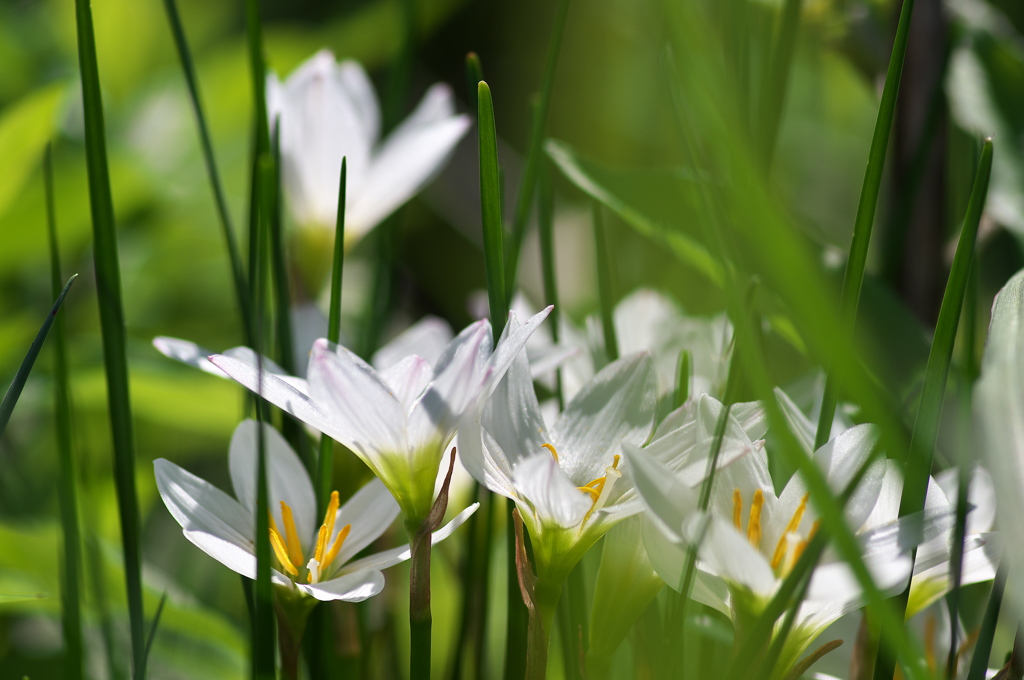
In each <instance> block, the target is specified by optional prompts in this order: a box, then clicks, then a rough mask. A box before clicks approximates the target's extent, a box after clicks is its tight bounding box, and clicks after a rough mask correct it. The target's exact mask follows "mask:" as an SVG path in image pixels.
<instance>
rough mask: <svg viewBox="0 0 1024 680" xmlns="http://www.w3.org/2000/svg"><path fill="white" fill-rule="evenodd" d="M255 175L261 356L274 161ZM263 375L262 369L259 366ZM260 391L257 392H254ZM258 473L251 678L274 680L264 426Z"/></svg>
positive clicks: (262, 161) (262, 162)
mask: <svg viewBox="0 0 1024 680" xmlns="http://www.w3.org/2000/svg"><path fill="white" fill-rule="evenodd" d="M255 175H256V178H257V182H256V193H257V197H256V198H257V200H256V203H257V205H258V206H259V210H258V215H257V219H256V234H254V237H255V243H256V258H255V263H256V268H255V271H252V272H250V276H251V277H252V278H253V280H255V281H256V282H257V291H258V293H257V295H256V296H255V298H254V299H253V302H254V307H253V311H254V316H255V322H256V327H257V329H258V330H259V331H260V332H259V333H258V334H257V335H256V337H257V345H256V347H254V348H253V349H254V350H255V351H256V356H258V357H262V356H263V353H262V351H261V347H260V346H259V342H258V339H259V338H261V337H263V334H262V327H263V320H264V319H265V318H266V313H265V312H266V307H267V305H266V301H265V299H264V294H265V292H266V290H267V286H266V276H267V272H266V271H265V270H266V269H268V266H267V264H268V253H267V250H268V249H269V231H270V224H269V222H270V221H271V219H272V218H271V214H272V213H273V210H274V198H273V184H274V161H273V159H272V158H271V157H270V155H269V154H267V153H263V154H260V155H259V156H258V157H257V161H256V171H255ZM259 368H260V370H261V372H262V366H260V367H259ZM257 392H259V390H257ZM256 411H257V414H258V418H259V420H260V421H261V422H267V418H266V415H265V402H263V400H262V399H259V400H258V401H257V408H256ZM257 433H258V434H257V449H258V453H257V471H256V584H255V586H254V588H253V609H254V611H255V616H254V617H253V622H252V645H253V646H252V653H251V659H252V678H253V680H272V679H273V678H274V677H275V664H274V640H275V635H274V604H273V590H272V586H271V582H270V521H269V512H268V507H269V491H268V481H267V461H266V444H265V441H264V439H265V436H264V433H263V427H259V428H257Z"/></svg>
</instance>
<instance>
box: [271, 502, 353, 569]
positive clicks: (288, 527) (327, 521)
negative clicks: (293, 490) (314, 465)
mask: <svg viewBox="0 0 1024 680" xmlns="http://www.w3.org/2000/svg"><path fill="white" fill-rule="evenodd" d="M340 505H341V504H340V502H339V500H338V492H337V491H333V492H331V500H330V502H329V503H328V504H327V512H326V513H325V516H324V523H323V524H322V525H320V530H319V531H318V532H317V537H316V547H315V548H314V550H313V556H312V557H311V558H310V559H309V562H307V563H305V567H306V570H307V573H306V582H307V583H317V582H319V580H320V575H321V574H323V573H324V572H325V571H326V570H327V569H328V567H330V565H331V563H332V562H333V561H334V560H335V558H337V557H338V553H339V552H341V547H342V546H343V545H344V544H345V539H346V538H348V534H349V531H351V530H352V525H351V524H346V525H345V526H343V527H342V528H341V530H340V531H339V532H338V535H337V536H336V537H335V538H334V543H333V544H331V546H330V549H329V550H328V549H327V542H328V541H329V540H330V538H331V534H333V533H334V522H335V520H336V518H337V515H338V507H339V506H340ZM281 521H282V522H284V537H283V538H282V537H281V532H280V531H278V529H277V523H276V522H275V521H274V515H273V514H271V515H270V545H271V547H272V548H273V549H274V555H276V556H277V561H278V562H280V563H281V567H282V568H283V569H284V570H285V572H287V573H288V575H289V576H292V577H297V576H298V575H299V569H300V568H301V567H302V566H303V555H302V543H301V541H299V532H298V530H297V529H296V528H295V518H294V516H293V515H292V509H291V508H290V507H288V504H287V503H285V502H284V501H281Z"/></svg>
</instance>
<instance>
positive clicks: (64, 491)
mask: <svg viewBox="0 0 1024 680" xmlns="http://www.w3.org/2000/svg"><path fill="white" fill-rule="evenodd" d="M43 178H44V181H45V189H46V226H47V233H48V234H49V241H50V291H51V293H52V294H53V295H55V296H57V297H60V294H61V290H62V289H61V280H62V277H61V266H60V248H59V246H58V245H57V210H56V205H55V191H54V186H53V145H52V144H49V145H47V147H46V156H45V157H44V160H43ZM51 318H52V317H51ZM52 344H53V388H54V389H53V397H54V404H53V408H54V415H55V419H56V421H57V460H58V465H57V487H58V489H59V490H60V492H59V497H60V524H61V530H62V533H63V535H64V546H63V547H64V554H63V555H62V557H63V560H62V562H61V613H62V617H61V624H62V626H63V630H64V646H65V648H66V649H67V656H66V659H65V662H64V673H65V677H67V678H69V679H70V680H81V678H82V592H81V590H82V532H81V526H80V524H79V520H78V481H77V480H78V477H77V474H76V472H75V470H76V466H75V458H74V453H73V451H72V441H71V390H70V388H69V386H68V357H67V347H66V345H65V343H64V319H63V317H62V318H58V319H56V320H55V321H54V327H53V343H52Z"/></svg>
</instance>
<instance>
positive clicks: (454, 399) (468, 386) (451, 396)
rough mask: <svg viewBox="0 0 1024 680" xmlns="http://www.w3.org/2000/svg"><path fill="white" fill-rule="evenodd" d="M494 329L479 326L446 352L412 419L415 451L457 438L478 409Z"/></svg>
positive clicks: (411, 436)
mask: <svg viewBox="0 0 1024 680" xmlns="http://www.w3.org/2000/svg"><path fill="white" fill-rule="evenodd" d="M490 337H491V333H490V326H489V325H487V323H486V322H477V323H474V324H472V325H470V326H469V327H467V328H466V329H465V330H464V331H462V332H461V333H459V335H458V336H457V337H456V338H455V339H454V340H453V341H452V342H451V344H449V345H448V347H446V348H445V351H444V352H443V353H442V354H441V356H440V357H439V358H438V360H437V365H436V366H435V368H434V380H433V382H432V383H431V384H430V386H429V387H428V388H427V390H426V391H425V392H424V393H423V396H422V398H421V399H420V401H419V402H418V403H417V404H416V405H415V406H414V407H413V409H412V412H411V413H410V415H409V442H410V445H411V446H412V447H413V448H414V449H415V448H419V447H420V446H423V445H425V444H427V443H430V442H434V441H436V440H438V439H443V440H444V441H442V442H440V445H441V446H444V445H445V444H447V443H448V441H449V440H450V439H451V438H452V437H453V436H454V434H455V426H456V423H457V422H458V419H459V418H461V417H462V414H463V413H464V412H465V411H466V410H467V409H469V408H470V407H475V405H476V403H477V400H478V399H479V396H480V392H481V389H482V387H483V384H484V381H485V379H486V371H487V357H488V355H489V354H490V345H491V343H490Z"/></svg>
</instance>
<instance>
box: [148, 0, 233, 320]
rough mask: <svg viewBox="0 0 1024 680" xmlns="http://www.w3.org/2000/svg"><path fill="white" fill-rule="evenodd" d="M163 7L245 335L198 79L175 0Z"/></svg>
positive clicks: (228, 225)
mask: <svg viewBox="0 0 1024 680" xmlns="http://www.w3.org/2000/svg"><path fill="white" fill-rule="evenodd" d="M164 7H165V8H166V10H167V19H168V21H169V22H170V24H171V34H172V35H173V37H174V45H175V47H176V48H177V50H178V57H179V58H180V59H181V68H182V71H183V72H184V73H185V84H186V85H187V86H188V94H189V99H190V100H191V102H192V111H193V112H194V113H195V116H196V124H197V126H198V128H199V142H200V146H201V148H202V151H203V162H204V163H205V164H206V174H207V177H208V178H209V181H210V189H211V190H212V191H213V199H214V202H215V203H216V205H217V217H218V218H219V220H220V227H221V231H222V232H223V234H224V244H225V246H226V247H227V250H228V262H229V264H230V265H231V280H232V282H233V283H234V285H235V299H236V304H237V305H238V311H239V314H240V315H241V318H242V329H243V333H244V334H246V335H247V334H248V332H249V329H250V327H251V325H252V324H251V321H250V316H251V314H252V310H251V309H250V307H251V305H250V301H249V290H248V288H247V287H246V283H245V271H244V270H243V269H242V259H241V257H240V256H239V252H238V243H237V241H236V239H235V230H234V227H233V226H232V224H231V214H230V212H229V211H228V205H227V200H226V199H225V198H224V188H223V186H222V185H221V180H220V173H219V172H218V170H217V160H216V157H215V156H214V155H213V142H212V140H211V139H210V130H209V128H208V126H207V124H206V114H205V113H204V112H203V102H202V98H201V97H200V95H199V80H198V78H197V77H196V70H195V65H194V63H193V61H192V53H191V50H190V49H189V46H188V40H187V39H186V37H185V29H184V27H183V26H182V24H181V17H180V16H179V14H178V5H177V2H176V0H164Z"/></svg>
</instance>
